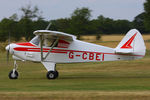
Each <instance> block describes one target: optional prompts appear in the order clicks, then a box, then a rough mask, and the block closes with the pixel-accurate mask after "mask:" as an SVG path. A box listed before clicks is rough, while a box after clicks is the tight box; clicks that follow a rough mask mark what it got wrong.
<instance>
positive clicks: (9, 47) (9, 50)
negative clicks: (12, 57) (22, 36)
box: [5, 44, 13, 54]
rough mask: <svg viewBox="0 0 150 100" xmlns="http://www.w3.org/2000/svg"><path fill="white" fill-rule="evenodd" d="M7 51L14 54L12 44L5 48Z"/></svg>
mask: <svg viewBox="0 0 150 100" xmlns="http://www.w3.org/2000/svg"><path fill="white" fill-rule="evenodd" d="M5 49H6V51H8V52H9V53H10V54H13V50H12V44H9V45H7V46H6V47H5Z"/></svg>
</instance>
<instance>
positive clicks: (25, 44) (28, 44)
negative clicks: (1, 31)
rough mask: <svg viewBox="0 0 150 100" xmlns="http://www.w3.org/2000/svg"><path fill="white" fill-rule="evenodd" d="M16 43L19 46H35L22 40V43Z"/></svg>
mask: <svg viewBox="0 0 150 100" xmlns="http://www.w3.org/2000/svg"><path fill="white" fill-rule="evenodd" d="M16 44H17V45H21V46H33V47H36V46H35V45H33V44H32V43H30V42H24V43H16Z"/></svg>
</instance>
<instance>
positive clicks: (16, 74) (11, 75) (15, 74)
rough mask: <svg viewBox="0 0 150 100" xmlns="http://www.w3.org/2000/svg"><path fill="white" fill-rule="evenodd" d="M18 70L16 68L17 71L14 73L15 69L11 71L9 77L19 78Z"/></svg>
mask: <svg viewBox="0 0 150 100" xmlns="http://www.w3.org/2000/svg"><path fill="white" fill-rule="evenodd" d="M18 75H19V74H18V72H17V71H16V70H15V72H14V73H13V70H12V71H10V72H9V75H8V76H9V79H18Z"/></svg>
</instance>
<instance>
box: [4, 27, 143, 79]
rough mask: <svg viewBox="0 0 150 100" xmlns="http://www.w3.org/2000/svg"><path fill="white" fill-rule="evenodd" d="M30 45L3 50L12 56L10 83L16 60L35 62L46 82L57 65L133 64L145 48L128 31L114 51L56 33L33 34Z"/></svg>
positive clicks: (138, 36) (53, 76) (135, 34)
mask: <svg viewBox="0 0 150 100" xmlns="http://www.w3.org/2000/svg"><path fill="white" fill-rule="evenodd" d="M34 34H35V35H36V36H35V37H34V38H33V39H32V40H31V41H30V42H26V43H11V44H9V45H7V46H6V50H7V52H8V53H10V54H12V55H13V59H14V68H13V70H12V71H10V73H9V78H10V79H17V78H18V72H17V67H18V65H17V63H16V61H17V60H21V61H32V62H39V63H42V64H43V65H44V67H45V68H46V69H47V71H48V72H47V75H46V76H47V78H48V79H56V78H57V77H58V75H59V73H58V71H57V70H56V64H57V63H77V62H103V61H118V60H134V59H140V58H142V57H144V56H145V53H146V47H145V43H144V40H143V38H142V35H141V33H140V32H139V31H138V30H136V29H132V30H130V31H129V32H128V33H127V34H126V36H125V37H124V38H123V40H122V41H121V42H120V43H119V45H118V46H117V47H116V48H110V47H105V46H101V45H96V44H92V43H87V42H83V41H80V40H77V39H76V36H74V35H70V34H67V33H63V32H58V31H50V30H37V31H34Z"/></svg>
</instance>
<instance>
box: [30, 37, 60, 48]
mask: <svg viewBox="0 0 150 100" xmlns="http://www.w3.org/2000/svg"><path fill="white" fill-rule="evenodd" d="M55 41H56V39H52V38H45V39H44V41H43V46H46V47H51V46H52V45H53V44H54V42H55ZM30 42H31V43H33V44H35V45H37V46H38V45H39V44H40V37H39V36H35V37H34V38H33V39H32V40H31V41H30ZM57 45H58V43H57V44H56V45H55V47H57Z"/></svg>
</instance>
